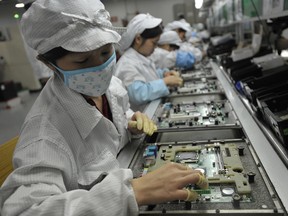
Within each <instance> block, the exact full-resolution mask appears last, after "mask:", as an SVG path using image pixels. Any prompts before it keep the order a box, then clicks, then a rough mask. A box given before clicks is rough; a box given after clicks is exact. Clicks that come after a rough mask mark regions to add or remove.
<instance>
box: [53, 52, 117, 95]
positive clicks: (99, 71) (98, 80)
mask: <svg viewBox="0 0 288 216" xmlns="http://www.w3.org/2000/svg"><path fill="white" fill-rule="evenodd" d="M115 66H116V54H115V52H114V53H113V54H112V55H111V57H110V58H109V59H108V60H107V61H106V62H105V63H104V64H102V65H99V66H96V67H90V68H84V69H78V70H70V71H67V70H62V69H60V68H59V67H57V66H55V65H54V67H55V68H57V70H58V71H59V72H60V73H61V74H63V76H64V83H65V85H66V86H68V87H69V88H70V89H73V90H74V91H76V92H79V93H81V94H84V95H87V96H93V97H98V96H101V95H103V94H104V93H105V92H106V90H107V89H108V87H109V84H110V81H111V78H112V75H113V72H114V69H115Z"/></svg>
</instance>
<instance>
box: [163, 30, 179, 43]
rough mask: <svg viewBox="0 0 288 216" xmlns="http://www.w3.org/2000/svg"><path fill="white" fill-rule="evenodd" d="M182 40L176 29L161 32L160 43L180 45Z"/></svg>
mask: <svg viewBox="0 0 288 216" xmlns="http://www.w3.org/2000/svg"><path fill="white" fill-rule="evenodd" d="M181 42H182V41H181V39H180V37H179V35H178V33H177V32H176V31H165V32H163V33H162V34H161V36H160V39H159V41H158V44H159V45H163V44H174V45H177V46H179V45H180V43H181Z"/></svg>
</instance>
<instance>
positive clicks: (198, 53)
mask: <svg viewBox="0 0 288 216" xmlns="http://www.w3.org/2000/svg"><path fill="white" fill-rule="evenodd" d="M171 30H172V31H176V32H177V33H178V35H179V37H180V39H181V40H182V42H181V43H180V44H179V46H180V48H179V50H181V51H185V52H191V53H193V55H194V57H195V60H196V62H200V61H201V60H202V58H203V57H204V56H205V52H204V51H203V50H201V49H199V48H197V47H195V46H194V45H193V44H192V43H189V42H188V41H187V40H186V35H187V33H189V32H190V33H191V26H190V24H189V23H187V22H183V21H179V20H174V21H172V22H170V23H167V24H166V25H165V28H164V31H171ZM190 33H189V34H190ZM191 34H192V33H191Z"/></svg>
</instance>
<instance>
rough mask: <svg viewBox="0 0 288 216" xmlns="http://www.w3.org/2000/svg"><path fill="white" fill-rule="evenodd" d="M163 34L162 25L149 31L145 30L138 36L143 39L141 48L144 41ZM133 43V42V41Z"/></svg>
mask: <svg viewBox="0 0 288 216" xmlns="http://www.w3.org/2000/svg"><path fill="white" fill-rule="evenodd" d="M162 32H163V28H162V25H158V26H156V27H154V28H150V29H145V30H144V31H143V32H142V34H140V36H141V37H142V38H143V41H142V44H141V46H142V45H143V44H144V43H145V41H146V40H147V39H149V38H155V37H158V36H160V35H161V34H162ZM134 41H135V40H134ZM134 41H133V43H132V46H133V44H134Z"/></svg>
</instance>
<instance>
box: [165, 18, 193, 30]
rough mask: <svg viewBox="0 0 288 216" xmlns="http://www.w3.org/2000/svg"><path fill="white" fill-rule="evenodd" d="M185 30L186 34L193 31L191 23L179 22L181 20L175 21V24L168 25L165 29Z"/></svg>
mask: <svg viewBox="0 0 288 216" xmlns="http://www.w3.org/2000/svg"><path fill="white" fill-rule="evenodd" d="M179 28H181V29H183V30H185V31H186V32H188V31H191V26H190V24H189V23H187V22H183V21H179V20H175V21H173V22H170V23H168V24H167V25H166V26H165V28H164V31H170V30H176V29H179Z"/></svg>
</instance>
